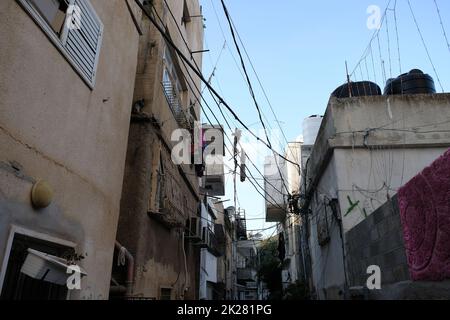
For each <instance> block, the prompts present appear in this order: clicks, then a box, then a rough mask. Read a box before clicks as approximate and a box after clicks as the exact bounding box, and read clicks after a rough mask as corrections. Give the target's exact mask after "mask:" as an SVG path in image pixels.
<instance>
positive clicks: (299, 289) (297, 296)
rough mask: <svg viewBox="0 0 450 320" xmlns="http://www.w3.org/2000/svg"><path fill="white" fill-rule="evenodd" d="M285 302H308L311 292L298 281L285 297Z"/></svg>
mask: <svg viewBox="0 0 450 320" xmlns="http://www.w3.org/2000/svg"><path fill="white" fill-rule="evenodd" d="M283 299H284V300H308V299H309V292H308V287H307V286H306V285H305V283H304V282H303V281H298V280H297V281H296V282H295V283H292V284H290V285H289V286H288V287H287V288H286V290H285V292H284V296H283Z"/></svg>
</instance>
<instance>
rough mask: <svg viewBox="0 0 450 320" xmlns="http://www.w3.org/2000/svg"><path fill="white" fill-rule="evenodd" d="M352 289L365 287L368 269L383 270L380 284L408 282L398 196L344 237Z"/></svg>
mask: <svg viewBox="0 0 450 320" xmlns="http://www.w3.org/2000/svg"><path fill="white" fill-rule="evenodd" d="M345 239H346V250H347V269H348V277H349V279H348V280H349V286H350V287H352V286H365V285H366V281H367V278H368V277H369V274H367V267H368V266H370V265H377V266H379V267H380V269H381V284H382V285H384V284H390V283H394V282H400V281H404V280H409V279H410V276H409V271H408V264H407V261H406V254H405V248H404V244H403V232H402V227H401V222H400V215H399V210H398V204H397V197H396V196H395V197H394V198H392V199H391V200H390V201H388V202H386V203H385V204H384V205H382V206H381V207H380V208H378V209H377V210H376V211H375V212H374V213H373V214H371V215H370V216H369V217H367V219H365V220H364V221H362V222H361V223H359V224H358V225H357V226H355V227H354V228H353V229H352V230H350V231H349V232H347V233H346V234H345Z"/></svg>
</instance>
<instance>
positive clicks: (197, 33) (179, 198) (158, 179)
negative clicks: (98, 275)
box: [111, 0, 208, 299]
mask: <svg viewBox="0 0 450 320" xmlns="http://www.w3.org/2000/svg"><path fill="white" fill-rule="evenodd" d="M144 6H145V8H146V11H147V12H150V13H151V14H152V15H154V16H155V18H156V19H157V20H158V23H159V22H160V23H161V25H164V26H166V27H165V29H166V33H167V35H169V37H170V38H171V39H172V41H173V42H174V44H175V45H176V46H177V47H178V48H179V49H180V50H181V51H182V52H183V53H184V55H185V56H187V57H191V62H192V63H193V64H196V65H198V66H201V65H202V54H201V53H196V54H191V52H190V51H201V50H202V48H203V20H202V18H201V15H202V12H201V7H200V6H199V2H198V1H197V0H195V1H176V0H167V1H163V0H157V1H152V2H151V3H149V2H146V3H144ZM159 19H161V20H162V21H160V20H159ZM139 24H140V27H141V30H142V32H143V36H142V37H141V39H140V43H139V54H138V67H137V73H136V86H135V90H134V97H133V101H134V106H135V108H134V112H133V114H132V117H131V125H130V134H129V139H128V151H127V159H126V168H125V178H124V188H123V193H122V200H121V213H120V219H119V227H118V232H117V240H118V243H120V245H119V246H118V249H117V250H116V253H115V256H116V257H118V256H120V252H121V250H122V251H123V250H124V249H125V248H126V250H127V251H128V253H130V255H131V258H132V260H130V261H127V262H126V263H125V266H123V265H122V266H120V267H117V266H115V268H114V270H113V279H112V286H111V290H113V291H115V292H118V294H116V296H117V297H120V296H123V295H125V296H131V297H132V298H134V299H198V298H199V283H200V279H199V270H200V249H201V247H200V246H199V245H198V242H199V241H201V240H202V234H201V232H202V226H203V225H202V221H201V220H202V218H201V211H202V209H201V206H200V204H201V202H202V199H203V195H201V194H200V193H201V192H203V193H205V192H204V191H201V189H200V188H201V176H202V175H203V174H204V167H203V165H202V164H203V162H202V161H201V162H200V163H196V162H193V161H192V160H194V159H193V158H194V154H195V153H196V152H197V151H199V150H200V154H201V148H202V142H203V139H201V140H200V145H195V144H194V141H195V139H196V138H195V136H194V135H200V134H201V133H202V132H201V131H200V133H199V132H198V131H196V130H195V123H196V121H198V120H199V119H200V104H199V103H200V101H199V100H198V99H197V96H199V92H198V89H199V88H200V79H198V78H197V77H195V76H194V74H193V72H192V71H191V70H190V69H189V68H186V67H185V65H184V64H183V62H182V60H181V59H180V58H179V57H178V55H177V54H176V53H175V51H174V50H173V49H172V47H171V46H170V45H169V44H168V43H167V42H166V41H165V39H164V38H163V37H162V35H161V34H160V33H159V31H158V30H157V29H156V28H155V27H154V26H153V25H152V23H151V21H150V20H149V19H148V18H147V17H146V16H143V17H142V19H141V20H140V21H139ZM185 41H186V43H185ZM186 44H187V45H186ZM188 47H189V48H188ZM200 129H201V128H200ZM180 138H184V139H185V140H183V141H184V142H186V141H188V145H187V149H188V150H186V149H185V150H184V154H183V155H182V157H184V159H186V158H187V161H185V162H184V163H181V164H177V163H175V162H174V155H175V156H180V155H181V154H177V153H176V151H174V152H172V151H173V150H174V147H175V146H179V145H180V144H179V143H180V141H181V140H180ZM199 138H200V137H199ZM188 139H190V140H188ZM191 145H192V149H191ZM206 180H207V179H206ZM207 182H208V181H206V183H207ZM122 246H123V247H122ZM127 265H132V268H131V269H132V270H131V271H130V270H129V272H127V269H126V268H127ZM124 287H125V288H124ZM127 287H128V288H129V287H131V289H128V290H127V289H126V288H127ZM125 292H126V293H125Z"/></svg>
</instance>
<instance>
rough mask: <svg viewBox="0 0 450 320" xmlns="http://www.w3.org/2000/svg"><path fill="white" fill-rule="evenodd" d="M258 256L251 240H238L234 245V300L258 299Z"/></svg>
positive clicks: (254, 244)
mask: <svg viewBox="0 0 450 320" xmlns="http://www.w3.org/2000/svg"><path fill="white" fill-rule="evenodd" d="M257 259H258V254H257V249H256V243H255V241H253V240H239V241H237V244H236V255H235V263H236V280H237V282H236V299H237V300H257V299H258V279H257V267H258V261H257Z"/></svg>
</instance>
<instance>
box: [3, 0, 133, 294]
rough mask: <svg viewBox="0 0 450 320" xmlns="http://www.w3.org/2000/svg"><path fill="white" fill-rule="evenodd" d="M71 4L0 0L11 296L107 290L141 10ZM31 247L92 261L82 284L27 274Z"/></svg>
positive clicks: (6, 290) (97, 1)
mask: <svg viewBox="0 0 450 320" xmlns="http://www.w3.org/2000/svg"><path fill="white" fill-rule="evenodd" d="M71 3H72V2H71ZM74 4H75V6H67V5H66V2H65V1H58V0H56V1H51V2H50V1H49V2H43V1H34V0H17V1H16V0H6V1H1V3H0V47H1V50H0V74H1V77H0V266H1V271H0V289H1V292H2V298H5V299H21V298H27V299H33V298H36V295H39V296H38V297H39V299H42V298H44V296H43V295H45V294H46V293H48V297H49V298H50V299H66V298H68V299H107V298H108V292H109V281H110V273H111V264H112V253H113V250H114V241H115V234H116V228H117V221H118V217H119V206H120V203H119V200H120V196H121V192H122V182H123V173H124V166H125V156H126V145H127V138H128V128H129V119H130V114H131V106H132V98H133V90H134V79H135V74H136V64H137V59H136V58H137V53H138V44H139V34H138V31H137V29H136V26H135V25H134V23H133V15H134V16H135V17H139V16H140V11H139V10H138V8H137V6H135V5H134V4H132V5H130V8H128V7H127V5H126V3H125V2H124V1H121V0H112V1H101V0H83V1H80V0H77V1H75V3H74ZM111 66H114V68H111ZM112 159H113V161H112ZM28 248H32V249H36V250H38V251H40V252H43V253H49V254H52V255H54V256H63V257H65V258H66V259H67V260H69V261H72V262H76V263H77V264H79V265H80V266H81V267H82V268H83V269H84V270H85V271H86V273H87V276H86V277H83V279H82V282H81V290H71V291H70V292H67V287H66V286H65V285H59V284H54V283H50V282H44V281H40V280H36V279H34V278H31V277H29V276H25V275H24V274H21V273H20V269H21V265H22V264H23V263H24V259H25V257H26V256H27V249H28ZM80 256H84V259H82V260H81V261H79V260H80V258H81V257H80ZM56 272H57V273H60V272H65V270H59V271H56ZM30 284H33V285H35V287H34V288H40V289H39V290H40V291H37V289H31V288H32V286H31V285H30ZM50 292H51V293H50Z"/></svg>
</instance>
